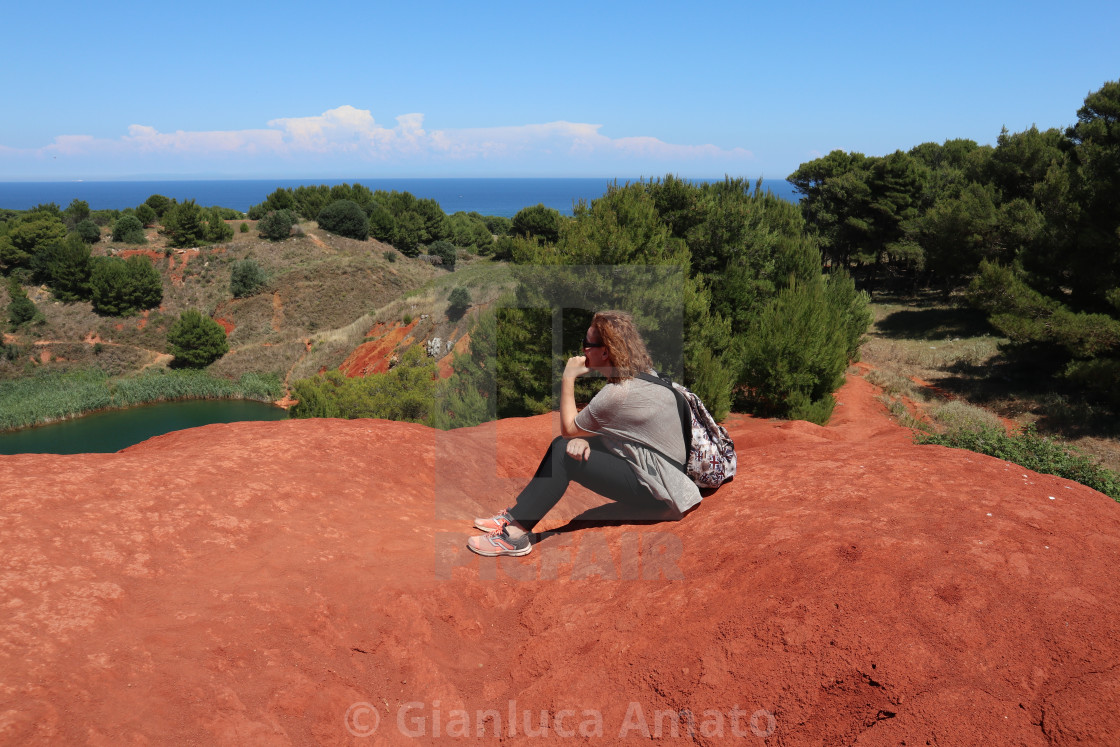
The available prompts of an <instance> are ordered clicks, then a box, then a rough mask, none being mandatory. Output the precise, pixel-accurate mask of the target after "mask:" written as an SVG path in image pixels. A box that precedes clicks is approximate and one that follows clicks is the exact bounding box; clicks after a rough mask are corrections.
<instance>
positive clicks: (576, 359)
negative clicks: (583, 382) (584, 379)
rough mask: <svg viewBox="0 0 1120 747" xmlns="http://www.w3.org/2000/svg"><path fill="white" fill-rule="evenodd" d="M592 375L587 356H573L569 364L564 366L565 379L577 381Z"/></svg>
mask: <svg viewBox="0 0 1120 747" xmlns="http://www.w3.org/2000/svg"><path fill="white" fill-rule="evenodd" d="M588 373H591V369H590V368H588V367H587V356H585V355H573V356H572V357H571V358H569V359H568V363H567V365H566V366H564V377H565V378H572V379H577V378H579V377H580V376H583V375H584V374H588Z"/></svg>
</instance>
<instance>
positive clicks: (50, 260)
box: [42, 234, 92, 301]
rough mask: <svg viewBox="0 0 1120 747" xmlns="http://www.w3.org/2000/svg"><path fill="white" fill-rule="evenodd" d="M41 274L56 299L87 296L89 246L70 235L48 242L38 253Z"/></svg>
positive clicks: (76, 298)
mask: <svg viewBox="0 0 1120 747" xmlns="http://www.w3.org/2000/svg"><path fill="white" fill-rule="evenodd" d="M42 261H43V273H42V274H43V275H45V276H46V281H47V284H48V285H50V287H51V290H52V291H53V292H54V295H55V298H57V299H58V300H60V301H80V300H83V299H86V298H89V276H90V270H91V262H92V259H91V257H90V251H89V245H88V244H86V243H85V242H84V241H82V240H81V239H80V238H78V236H77V235H73V234H72V235H70V236H68V237H67V238H66V239H64V240H62V241H58V242H55V243H53V244H50V245H49V246H48V247H47V248H46V250H45V251H44V252H43V253H42Z"/></svg>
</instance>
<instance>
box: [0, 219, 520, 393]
mask: <svg viewBox="0 0 1120 747" xmlns="http://www.w3.org/2000/svg"><path fill="white" fill-rule="evenodd" d="M241 222H242V221H229V223H230V225H231V226H233V227H234V229H235V233H234V238H232V239H231V240H229V241H227V242H224V243H222V244H218V245H215V246H208V247H201V248H193V249H169V248H167V247H166V245H165V240H164V238H163V237H161V236H160V235H159V234H158V233H157V232H156V231H155V230H154V229H150V230H148V231H147V236H148V242H149V243H148V244H146V245H143V246H141V247H136V246H129V245H124V244H114V243H112V242H109V241H107V240H103V241H102V242H100V243H99V244H97V245H95V247H94V253H95V254H117V255H120V256H127V255H129V254H132V253H136V252H142V253H144V254H146V255H148V256H150V257H151V258H152V260H153V262H154V264H155V266H156V268H157V269H158V270H159V272H160V275H161V277H162V280H163V303H162V305H161V306H160V308H159V309H158V310H156V309H153V310H151V311H148V312H144V313H142V314H139V315H134V316H128V317H106V316H99V315H98V314H95V313H94V312H93V310H92V307H91V305H90V304H89V303H69V304H64V303H60V302H58V301H56V300H54V298H53V297H52V296H51V294H50V292H49V291H48V290H47V289H46V288H45V287H39V288H35V287H32V288H28V293H29V295H30V297H31V299H32V300H33V301H34V302H35V304H36V305H37V307H38V308H39V311H40V312H41V314H42V316H43V320H42V321H41V322H40V323H36V324H31V325H29V326H26V327H25V328H23V329H21V330H20V332H19V333H17V334H6V335H5V343H6V347H5V351H6V352H7V353H8V354H7V355H6V356H0V382H3V381H9V382H14V381H20V382H21V385H22V386H26V384H27V382H28V381H29V380H31V381H36V380H37V381H40V382H41V383H42V386H44V387H47V388H50V387H58V386H59V385H60V384H59V382H65V381H67V379H66V378H65V377H63V378H61V379H60V378H59V375H60V374H66V373H73V372H78V371H89V370H92V369H96V370H99V371H101V372H103V373H104V374H106V375H107V376H108V377H109V378H110V380H116V379H130V378H135V377H138V376H141V375H150V374H151V373H152V371H153V370H159V369H165V368H167V367H168V366H169V364H171V363H172V357H171V356H170V355H169V354H168V348H167V339H166V334H167V330H168V328H169V327H170V325H171V324H172V323H173V322H174V321H175V319H176V318H177V317H178V315H179V314H180V313H181V312H183V311H185V310H186V309H191V308H194V309H198V310H199V311H201V312H202V313H203V314H205V315H208V316H211V317H213V318H214V319H216V320H218V321H219V322H220V323H222V324H223V325H224V326H225V327H226V328H227V330H228V333H229V345H230V351H229V353H227V354H226V355H225V356H224V357H223V358H221V359H220V360H218V361H217V362H215V363H214V364H212V365H211V366H210V367H209V368H208V369H207V372H208V373H209V374H211V376H214V377H218V378H221V379H224V380H229V381H237V380H240V379H241V378H242V377H243V376H244V375H246V374H253V375H260V374H263V375H266V376H272V377H275V379H276V380H278V381H280V382H282V383H283V384H284V385H287V384H289V383H290V382H291V381H294V380H296V379H298V378H301V377H305V376H309V375H313V374H314V373H316V372H317V371H319V370H322V369H324V368H328V369H329V368H333V367H337V366H338V365H339V364H340V363H341V362H342V361H343V360H345V358H346V357H347V355H349V353H350V352H351V351H353V350H354V348H356V347H357V346H358V345H360V344H361V343H362V341H363V340H364V339H365V336H366V334H367V333H368V332H369V330H370V329H371V328H372V327H373V326H374V325H375V324H376V323H377V322H399V321H403V320H404V319H405V318H406V317H408V318H409V319H410V320H411V319H417V320H421V319H422V323H421V324H418V325H417V326H416V328H415V330H414V333H413V335H412V337H411V339H410V340H409V341H408V343H407V344H422V343H423V342H424V341H425V340H426V339H428V338H430V337H431V336H441V337H444V339H447V337H448V336H449V334H450V333H454V332H455V331H456V330H458V334H459V335H460V336H461V334H462V331H463V326H464V325H463V324H462V323H459V324H456V323H455V322H452V321H451V320H449V319H448V318H447V315H446V309H447V297H448V295H449V294H450V293H451V291H452V290H453V289H454V288H456V287H461V286H463V287H467V288H468V289H469V291H470V294H471V298H472V301H473V304H474V305H479V304H484V303H489V302H492V301H493V300H494V299H495V298H497V296H498V295H500V293H501V292H502V291H503V290H504V289H506V288H508V287H509V285H510V281H509V274H508V272H507V268H506V266H505V265H504V264H501V263H494V262H491V261H489V260H485V259H481V258H477V257H468V258H464V259H461V260H460V261H459V263H458V265H457V267H456V271H455V272H448V271H446V270H444V269H442V268H440V267H435V266H432V265H431V264H429V263H428V262H426V261H423V260H419V259H409V258H406V257H404V256H403V255H400V254H399V253H396V252H395V251H393V249H392V247H390V246H388V245H386V244H382V243H380V242H378V241H375V240H373V239H370V240H367V241H355V240H352V239H347V238H342V237H339V236H335V235H333V234H330V233H327V232H326V231H322V230H320V229H318V228H317V227H316V225H315V224H314V223H305V224H303V225H302V226H301V228H302V229H303V235H300V236H293V237H291V238H289V239H286V240H284V241H280V242H270V241H267V240H264V239H261V238H259V237H258V235H257V232H256V230H255V226H254V223H253V222H252V221H246V222H247V223H249V225H250V231H248V232H246V233H241V232H240V231H237V228H238V226H239V225H240V223H241ZM106 238H107V237H106ZM390 256H391V257H392V259H390ZM243 259H252V260H254V261H256V262H257V263H258V264H259V265H260V267H261V268H262V269H263V271H264V273H265V274H266V276H267V280H266V282H265V284H264V285H263V286H262V287H261V288H259V289H258V291H257V292H256V293H255V294H254V295H252V296H249V297H245V298H234V297H233V295H232V293H231V291H230V273H231V268H232V266H233V264H234V263H235V262H237V261H239V260H243ZM7 303H8V297H7V292H6V290H3V289H0V308H6V306H7ZM402 352H403V351H402ZM62 385H63V386H64V385H65V384H62Z"/></svg>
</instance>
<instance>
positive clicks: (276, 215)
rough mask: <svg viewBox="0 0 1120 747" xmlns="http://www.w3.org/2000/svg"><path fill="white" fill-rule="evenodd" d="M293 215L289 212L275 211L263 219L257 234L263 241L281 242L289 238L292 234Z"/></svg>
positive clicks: (258, 226)
mask: <svg viewBox="0 0 1120 747" xmlns="http://www.w3.org/2000/svg"><path fill="white" fill-rule="evenodd" d="M292 223H293V220H292V214H291V213H290V212H289V211H287V210H273V211H272V212H270V213H268V214H267V215H265V216H264V217H263V218H261V221H260V223H258V224H257V233H259V234H260V236H261V238H262V239H268V240H269V241H280V240H281V239H286V238H288V236H289V235H291V233H292Z"/></svg>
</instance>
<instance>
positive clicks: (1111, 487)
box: [915, 424, 1120, 501]
mask: <svg viewBox="0 0 1120 747" xmlns="http://www.w3.org/2000/svg"><path fill="white" fill-rule="evenodd" d="M915 440H916V441H917V443H920V444H936V445H938V446H949V447H951V448H954V449H967V450H968V451H975V452H976V453H978V454H987V455H988V456H994V457H996V458H997V459H1004V460H1006V461H1008V462H1013V463H1015V464H1018V465H1020V466H1022V467H1026V468H1027V469H1031V470H1034V471H1035V472H1042V473H1043V474H1047V475H1057V476H1058V477H1064V478H1066V479H1067V480H1073V481H1074V482H1079V483H1081V484H1082V485H1085V486H1088V487H1090V488H1092V489H1093V490H1098V491H1100V492H1101V493H1104V494H1105V495H1107V496H1108V497H1110V498H1112V499H1114V500H1117V501H1120V475H1117V474H1116V473H1115V472H1112V471H1110V470H1107V469H1105V468H1104V467H1101V466H1100V465H1099V464H1097V463H1096V462H1094V461H1093V460H1091V459H1090V458H1089V457H1087V456H1085V455H1084V454H1082V453H1080V452H1079V451H1077V450H1076V449H1074V448H1073V447H1071V446H1068V445H1066V444H1063V443H1061V442H1059V441H1055V440H1053V439H1050V438H1046V437H1045V436H1040V435H1039V434H1038V432H1037V431H1036V430H1035V427H1034V425H1033V424H1031V425H1028V426H1027V427H1026V428H1024V429H1023V430H1022V431H1020V432H1019V433H1016V434H1013V435H1009V434H1008V433H1007V431H1005V430H1004V429H1003V428H1002V427H1000V428H980V429H977V430H958V431H954V432H952V433H945V434H935V435H919V436H918V437H917V438H916V439H915Z"/></svg>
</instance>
